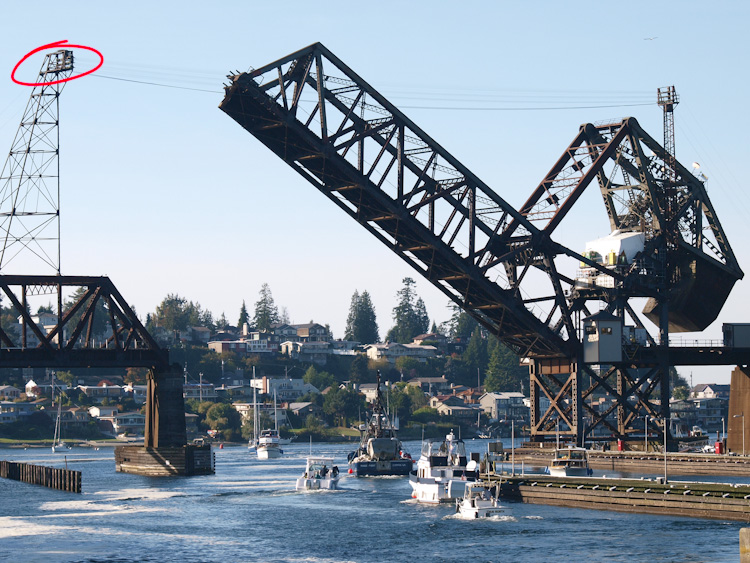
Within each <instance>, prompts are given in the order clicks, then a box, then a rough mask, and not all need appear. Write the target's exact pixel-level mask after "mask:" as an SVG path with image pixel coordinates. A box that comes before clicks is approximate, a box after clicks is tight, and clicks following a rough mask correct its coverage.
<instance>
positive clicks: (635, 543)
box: [0, 440, 742, 563]
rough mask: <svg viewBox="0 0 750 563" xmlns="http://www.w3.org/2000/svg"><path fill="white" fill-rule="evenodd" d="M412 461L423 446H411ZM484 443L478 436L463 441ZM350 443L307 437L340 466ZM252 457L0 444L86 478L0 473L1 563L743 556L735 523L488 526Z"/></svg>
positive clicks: (291, 462) (526, 511)
mask: <svg viewBox="0 0 750 563" xmlns="http://www.w3.org/2000/svg"><path fill="white" fill-rule="evenodd" d="M405 445H406V449H407V450H408V451H410V452H411V453H412V455H414V454H417V453H418V452H419V444H418V443H417V442H409V443H406V444H405ZM467 446H468V448H467V449H468V450H469V451H483V450H484V448H485V447H486V446H485V445H484V441H481V440H477V441H475V442H468V443H467ZM351 448H352V447H351V446H350V445H343V444H341V445H339V444H314V445H313V446H312V451H313V454H315V455H330V456H334V457H335V459H336V462H337V463H338V465H339V467H340V468H342V470H343V471H342V474H343V473H345V469H344V468H345V467H346V454H347V453H348V451H349V450H350V449H351ZM284 451H285V455H284V456H283V457H282V458H280V459H276V460H267V461H259V460H258V459H257V458H256V457H255V456H254V455H251V454H250V453H249V452H248V451H247V449H246V448H244V447H226V448H224V449H215V452H216V475H212V476H205V477H191V478H148V477H140V476H136V475H126V474H122V473H115V469H114V457H113V451H112V449H101V450H98V451H95V450H88V449H83V448H81V449H73V450H72V451H71V452H70V453H69V454H67V456H61V454H52V453H51V452H49V451H48V450H47V449H46V448H45V449H29V450H19V449H0V459H8V460H13V461H23V462H27V463H38V464H42V465H55V466H63V465H64V459H65V457H67V463H68V467H69V468H71V469H77V470H80V471H82V473H83V494H80V495H75V494H72V493H62V492H57V491H52V490H49V489H45V488H43V487H37V486H33V485H26V484H23V483H18V482H15V481H9V480H7V479H0V560H3V561H30V562H31V561H43V562H50V561H82V562H100V561H101V562H104V561H114V562H123V563H124V562H131V561H132V562H135V561H153V562H164V561H180V562H186V563H187V562H193V561H208V562H219V561H221V562H231V561H243V562H244V561H269V562H270V561H290V562H313V563H317V562H338V561H356V562H371V561H372V562H384V561H399V562H401V561H404V562H406V561H409V562H413V561H471V562H481V561H508V562H523V561H534V562H536V561H553V560H554V561H604V560H606V561H628V562H633V561H644V562H645V561H649V562H652V561H659V562H662V561H675V562H678V561H679V562H682V561H690V562H693V561H695V562H698V561H737V560H738V559H739V529H740V528H741V527H742V524H739V523H736V522H723V521H712V520H701V519H693V518H676V517H666V516H649V515H642V514H624V513H618V512H607V511H596V510H581V509H569V508H559V507H552V506H543V505H531V504H521V503H510V502H505V503H504V505H503V506H504V508H505V513H504V515H503V516H501V517H499V518H493V519H489V520H480V521H475V520H461V519H459V518H456V517H455V516H454V508H453V507H451V506H447V505H443V506H423V505H418V504H416V503H415V502H414V501H412V500H411V498H410V497H411V487H410V486H409V483H408V480H407V479H405V478H403V477H401V478H359V479H357V478H352V477H346V478H344V479H342V480H341V483H340V485H341V489H342V490H340V491H316V492H308V493H303V492H299V493H298V492H295V491H294V480H295V479H296V478H297V477H298V476H299V475H300V474H301V473H302V471H303V470H304V459H305V457H306V456H307V455H308V453H309V446H308V445H301V444H300V445H297V444H293V445H290V446H285V450H284Z"/></svg>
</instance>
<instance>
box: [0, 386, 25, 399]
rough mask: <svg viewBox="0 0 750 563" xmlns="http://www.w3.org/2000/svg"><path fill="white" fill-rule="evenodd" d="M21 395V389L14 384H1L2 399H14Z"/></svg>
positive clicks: (0, 395) (0, 397) (0, 394)
mask: <svg viewBox="0 0 750 563" xmlns="http://www.w3.org/2000/svg"><path fill="white" fill-rule="evenodd" d="M20 396H21V390H20V389H17V388H16V387H13V386H12V385H0V399H5V400H6V401H13V400H14V399H18V398H19V397H20Z"/></svg>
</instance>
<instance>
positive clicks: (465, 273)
mask: <svg viewBox="0 0 750 563" xmlns="http://www.w3.org/2000/svg"><path fill="white" fill-rule="evenodd" d="M228 78H229V80H230V83H229V85H227V86H226V89H225V97H224V100H223V101H222V102H221V104H220V106H219V107H220V109H221V110H222V111H224V112H225V113H226V114H227V115H229V116H230V117H232V119H234V120H235V121H237V123H239V124H240V125H241V126H242V127H243V128H244V129H245V130H247V131H248V132H249V133H251V134H252V135H253V136H255V137H256V138H257V139H258V140H259V141H260V142H261V143H263V144H264V145H265V146H267V147H268V148H269V149H270V150H271V151H273V152H274V153H275V154H276V155H277V156H278V157H279V158H281V159H282V160H283V161H284V162H286V163H287V164H288V165H289V166H291V167H292V168H293V169H294V170H296V171H297V172H298V173H299V174H300V175H301V176H303V177H304V178H305V179H306V180H308V181H309V182H310V183H311V184H312V185H314V186H315V187H316V188H317V189H318V190H319V191H320V192H321V193H323V194H324V195H325V196H326V197H328V198H329V199H330V200H331V201H333V202H334V203H335V204H336V205H338V206H339V207H340V208H341V209H342V210H343V211H344V212H346V213H347V214H348V215H349V216H350V217H352V218H353V219H354V220H355V221H357V222H358V223H359V224H360V225H362V226H363V227H364V228H365V229H367V230H368V231H369V232H370V233H372V234H373V235H374V236H375V237H376V238H378V239H379V240H380V241H381V242H383V243H384V244H385V245H386V246H388V248H390V249H391V250H392V251H393V252H395V253H396V254H397V255H398V256H400V257H401V258H402V259H403V260H405V261H406V262H407V263H409V264H410V265H411V266H412V267H413V268H414V269H415V270H417V271H419V272H420V273H421V274H422V275H423V276H424V277H425V278H426V279H427V280H429V281H430V282H431V283H432V284H433V285H434V286H435V287H437V288H438V289H439V290H440V291H442V292H443V293H444V294H445V295H446V296H447V297H449V298H450V299H451V300H453V301H454V302H455V303H456V304H458V305H459V306H460V307H461V308H462V309H464V310H465V311H467V312H468V313H469V314H471V315H472V316H473V317H474V318H475V319H476V320H477V321H478V322H479V323H481V325H482V326H484V327H485V328H486V329H487V330H489V331H490V332H491V333H492V334H494V335H495V336H497V337H498V338H499V339H500V340H501V341H502V342H503V343H504V344H505V345H506V346H508V347H509V348H511V349H512V350H513V351H514V352H515V353H516V354H518V355H519V357H520V358H522V359H523V360H522V361H524V362H526V363H528V365H529V370H530V380H531V386H530V394H531V403H532V408H531V433H532V439H533V440H537V441H543V440H545V439H549V438H550V437H552V436H554V435H555V434H556V433H557V432H559V433H560V434H563V435H567V436H568V437H569V438H571V439H574V440H575V441H576V442H577V443H578V444H580V445H582V444H583V443H584V442H586V441H589V440H590V439H591V438H592V437H593V436H594V435H595V433H600V434H601V433H605V434H607V435H610V434H611V435H614V436H616V437H617V438H620V439H628V438H630V437H632V436H634V435H635V434H637V433H638V432H639V431H640V432H641V435H642V433H643V431H644V417H645V420H646V421H647V424H649V426H650V427H652V428H653V430H656V431H657V432H659V433H660V434H661V433H663V432H664V431H666V432H667V435H669V427H668V424H665V421H668V420H669V418H670V412H669V396H670V393H669V368H670V366H678V365H738V366H747V364H749V363H750V348H748V346H750V342H744V341H743V342H741V343H740V344H741V345H740V346H737V345H736V344H738V342H734V344H735V345H734V346H723V345H722V346H693V347H690V346H687V347H686V346H680V347H676V346H670V345H669V334H670V333H675V332H699V331H702V330H704V329H705V328H706V327H708V325H709V324H711V323H712V322H713V321H714V320H715V319H716V318H717V316H718V314H719V312H720V310H721V308H722V306H723V305H724V303H725V302H726V299H727V297H728V295H729V293H730V291H731V290H732V287H733V286H734V284H735V283H736V282H737V281H738V280H740V279H742V277H743V272H742V270H741V269H740V267H739V264H738V263H737V260H736V258H735V256H734V253H733V252H732V249H731V247H730V245H729V242H728V240H727V237H726V234H725V232H724V230H723V229H722V227H721V224H720V222H719V219H718V216H717V214H716V212H715V210H714V208H713V206H712V204H711V201H710V199H709V197H708V194H707V193H706V189H705V185H704V184H703V182H702V181H701V180H700V179H699V178H696V177H695V176H694V175H693V174H692V173H690V171H688V170H687V169H686V168H685V167H684V166H682V165H681V164H680V163H679V162H677V161H676V159H675V158H674V138H673V131H672V134H671V135H668V134H667V132H668V131H670V130H672V129H673V128H672V126H671V124H672V119H673V116H672V112H673V109H674V106H675V105H676V104H677V102H678V100H677V98H676V92H675V91H674V88H673V87H671V88H669V89H665V90H664V91H662V90H659V104H660V105H662V107H663V109H664V115H665V143H664V145H661V144H660V143H658V142H657V141H656V140H654V139H653V138H652V137H650V136H649V135H648V134H647V133H646V132H645V131H644V130H643V129H642V128H641V127H640V125H639V124H638V122H637V121H636V120H635V119H634V118H627V119H623V120H621V121H616V122H611V123H606V124H596V125H595V124H591V123H587V124H584V125H582V126H581V127H580V129H579V131H578V133H577V134H576V136H575V138H574V139H573V141H572V142H571V143H570V145H569V146H568V147H567V148H566V149H565V150H564V151H563V153H562V155H561V156H560V158H559V159H558V160H557V162H555V163H554V165H553V166H552V168H551V169H550V171H549V172H548V174H547V175H546V176H545V177H544V178H543V179H542V181H541V182H540V183H539V184H538V185H537V186H536V187H535V188H534V189H533V190H531V194H530V196H529V197H528V199H527V200H526V202H525V203H524V204H523V205H522V206H520V207H518V208H516V207H514V206H512V205H510V204H509V203H508V202H507V201H506V200H505V199H504V198H503V197H502V196H501V195H500V194H501V193H502V192H498V191H495V190H493V189H492V188H490V187H489V186H488V185H486V184H485V183H484V182H482V181H481V180H480V179H479V178H478V177H477V176H476V175H475V174H473V173H472V172H471V171H470V170H469V169H468V168H467V167H466V166H464V165H463V164H462V163H461V162H459V161H458V160H457V159H456V158H455V157H454V156H452V155H451V154H450V153H449V152H448V151H446V150H445V149H444V148H443V147H442V146H441V145H440V144H438V143H437V142H436V141H435V140H434V139H432V138H431V137H430V136H429V135H428V134H427V133H425V132H424V131H423V130H422V129H420V128H419V127H418V126H417V125H416V124H415V123H414V122H412V121H411V120H410V119H409V118H408V117H406V115H404V114H403V113H402V112H401V111H399V109H398V108H397V107H395V106H394V105H393V104H391V103H390V102H389V101H388V100H387V99H386V98H385V97H384V96H383V95H382V94H380V93H379V92H378V91H377V90H375V89H374V88H373V87H372V86H370V85H369V84H368V83H367V82H366V81H365V80H364V79H362V78H361V77H360V76H359V75H358V74H356V73H355V72H354V71H353V70H352V69H350V68H349V67H348V66H347V65H345V64H344V63H343V62H342V61H341V60H340V59H338V58H337V57H336V56H335V55H334V54H333V53H331V52H330V51H329V50H328V49H327V48H326V47H324V46H323V45H322V44H320V43H316V44H314V45H311V46H309V47H306V48H305V49H302V50H300V51H297V52H295V53H292V54H290V55H288V56H286V57H283V58H281V59H279V60H277V61H275V62H273V63H270V64H268V65H265V66H263V67H260V68H258V69H255V70H251V71H249V72H243V73H240V72H238V73H237V74H233V75H230V76H229V77H228ZM665 146H666V147H668V149H665V148H664V147H665ZM597 187H598V189H599V192H600V194H601V197H602V201H603V204H604V205H603V207H604V210H605V211H606V213H607V215H608V218H609V223H610V227H611V233H610V235H608V236H607V237H604V238H601V239H597V240H594V241H592V242H591V243H589V244H587V248H586V250H585V251H580V252H579V251H575V250H572V249H570V248H567V247H566V246H564V245H563V244H561V243H560V242H558V241H556V240H555V239H554V238H553V235H554V234H555V230H556V229H557V227H558V226H559V225H561V224H562V222H563V221H565V220H566V219H569V220H573V219H570V216H571V213H570V212H571V210H572V209H573V207H574V206H575V204H576V202H578V201H579V198H580V197H581V195H582V194H583V192H584V191H585V190H586V189H587V188H589V189H596V188H597ZM635 300H640V301H641V302H642V301H645V303H646V305H645V308H643V309H642V310H641V311H640V312H639V311H636V306H635V304H634V301H635ZM647 320H648V321H650V322H651V323H653V325H654V326H655V327H656V330H654V329H653V327H651V330H649V328H648V327H647V325H646V322H645V321H647ZM652 332H653V334H652ZM744 369H745V368H741V369H740V375H742V377H745V375H744V373H746V371H743V370H744ZM602 392H606V393H608V394H609V395H610V396H611V397H613V398H614V402H613V406H612V407H611V408H609V409H608V410H606V411H604V412H599V411H598V410H595V409H594V408H593V407H592V406H591V405H590V399H591V398H592V397H593V396H594V394H595V393H602ZM542 397H544V398H546V399H547V400H548V404H549V407H547V408H544V409H542V408H540V404H543V402H542V401H540V399H541V398H542ZM743 401H745V402H747V406H748V410H750V394H748V398H747V399H743ZM738 412H739V411H738ZM614 414H616V417H614V416H613V415H614ZM614 419H616V422H615V421H614ZM731 420H733V419H732V418H730V421H731ZM743 421H744V419H743ZM737 424H738V423H737ZM558 429H559V430H558ZM737 430H738V431H739V427H738V429H737ZM731 431H732V426H731V425H730V432H731ZM662 436H663V434H662ZM641 440H642V438H641Z"/></svg>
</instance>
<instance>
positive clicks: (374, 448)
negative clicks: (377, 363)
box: [347, 371, 414, 477]
mask: <svg viewBox="0 0 750 563" xmlns="http://www.w3.org/2000/svg"><path fill="white" fill-rule="evenodd" d="M377 383H378V386H377V396H376V398H375V402H374V404H373V413H372V417H371V418H370V423H369V424H362V425H360V427H359V431H360V433H361V435H360V441H359V448H357V449H356V450H355V451H353V452H351V453H350V454H349V455H348V456H347V459H348V460H349V473H350V474H353V475H354V476H355V477H364V476H370V475H408V474H409V473H410V472H411V469H412V465H413V463H414V462H413V461H412V459H411V456H410V455H409V454H408V453H405V452H403V451H402V449H401V442H400V441H399V439H398V438H397V437H396V427H395V426H394V424H393V423H392V422H391V420H390V418H389V417H388V415H387V414H386V412H385V409H384V408H383V394H382V393H381V391H380V371H378V379H377Z"/></svg>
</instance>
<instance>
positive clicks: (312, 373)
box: [302, 366, 336, 391]
mask: <svg viewBox="0 0 750 563" xmlns="http://www.w3.org/2000/svg"><path fill="white" fill-rule="evenodd" d="M302 380H303V381H304V382H305V383H309V384H310V385H312V386H313V387H315V388H316V389H317V390H318V391H323V390H324V389H325V388H326V387H329V386H331V385H335V384H336V378H334V377H333V376H332V375H331V374H330V373H328V372H327V371H321V372H319V371H318V370H316V369H315V367H314V366H310V367H309V368H307V371H306V372H305V375H303V376H302Z"/></svg>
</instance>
